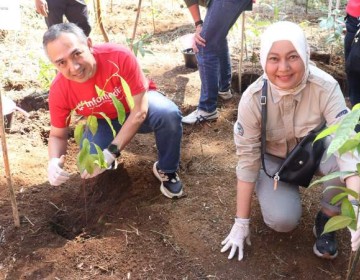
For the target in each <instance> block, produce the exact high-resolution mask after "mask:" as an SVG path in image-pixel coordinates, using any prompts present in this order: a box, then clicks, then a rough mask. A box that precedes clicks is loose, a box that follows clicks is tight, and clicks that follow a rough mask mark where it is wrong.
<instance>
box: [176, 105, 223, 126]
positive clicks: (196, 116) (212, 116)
mask: <svg viewBox="0 0 360 280" xmlns="http://www.w3.org/2000/svg"><path fill="white" fill-rule="evenodd" d="M217 118H218V113H217V110H215V111H214V112H211V113H208V112H205V111H203V110H200V109H196V110H195V111H194V112H192V113H190V114H189V115H187V116H186V117H183V118H182V120H181V121H182V122H183V123H186V124H198V123H201V122H204V121H211V120H216V119H217Z"/></svg>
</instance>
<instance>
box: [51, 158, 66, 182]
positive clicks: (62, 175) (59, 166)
mask: <svg viewBox="0 0 360 280" xmlns="http://www.w3.org/2000/svg"><path fill="white" fill-rule="evenodd" d="M64 163H65V156H64V155H62V156H61V157H60V158H52V159H50V161H49V164H48V178H49V182H50V184H51V185H52V186H60V185H61V184H62V183H65V182H66V181H67V180H68V179H69V178H70V174H69V173H68V172H66V171H65V170H64V169H63V167H64Z"/></svg>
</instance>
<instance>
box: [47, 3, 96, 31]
mask: <svg viewBox="0 0 360 280" xmlns="http://www.w3.org/2000/svg"><path fill="white" fill-rule="evenodd" d="M46 2H47V3H48V7H49V15H48V17H46V18H45V22H46V24H47V26H48V27H50V26H52V25H54V24H58V23H62V22H63V17H64V16H66V18H67V20H68V21H69V22H72V23H75V24H76V25H78V26H79V27H80V28H81V29H82V30H83V31H84V33H85V35H86V36H89V34H90V31H91V26H90V24H89V15H88V9H87V6H86V4H85V2H84V1H83V0H46Z"/></svg>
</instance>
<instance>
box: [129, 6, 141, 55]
mask: <svg viewBox="0 0 360 280" xmlns="http://www.w3.org/2000/svg"><path fill="white" fill-rule="evenodd" d="M140 10H141V0H139V4H138V9H137V13H136V19H135V24H134V29H133V34H132V37H131V44H130V48H131V50H132V49H133V47H134V45H133V44H134V39H135V35H136V28H137V25H138V22H139V17H140Z"/></svg>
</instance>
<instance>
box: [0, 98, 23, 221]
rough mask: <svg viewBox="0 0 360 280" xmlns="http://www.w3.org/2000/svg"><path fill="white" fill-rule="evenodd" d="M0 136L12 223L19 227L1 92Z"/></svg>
mask: <svg viewBox="0 0 360 280" xmlns="http://www.w3.org/2000/svg"><path fill="white" fill-rule="evenodd" d="M0 136H1V146H2V151H3V157H4V166H5V177H6V181H7V185H8V187H9V192H10V200H11V206H12V211H13V217H14V223H15V227H20V218H19V211H18V207H17V203H16V197H15V192H14V189H13V186H12V181H11V173H10V167H9V157H8V153H7V146H6V139H5V127H4V117H3V110H2V100H1V93H0Z"/></svg>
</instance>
